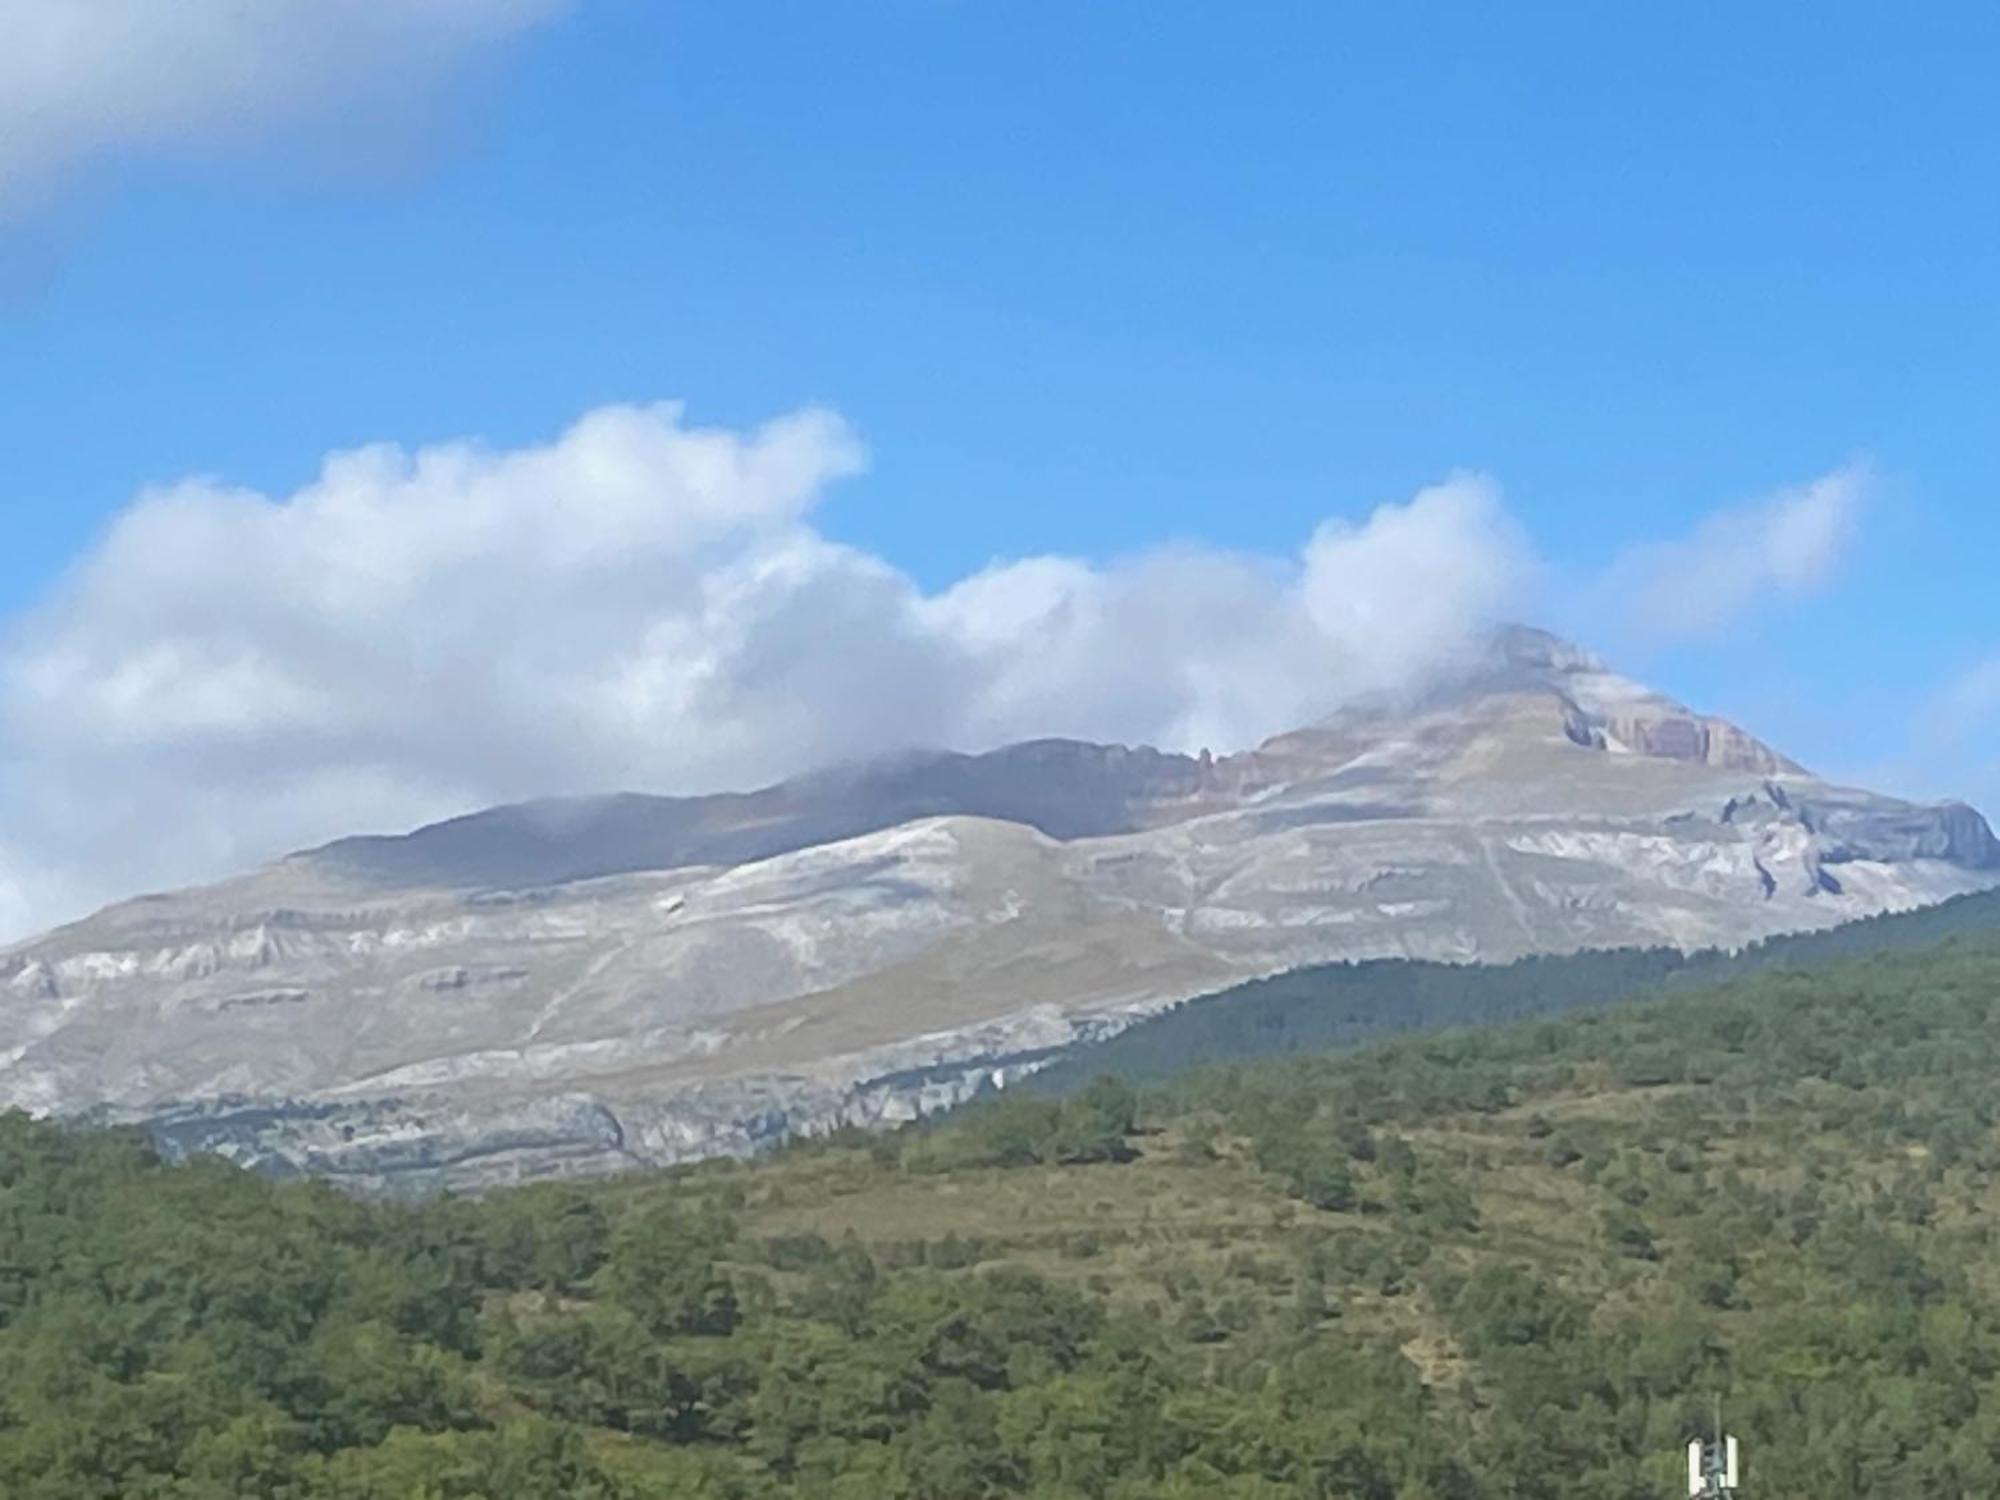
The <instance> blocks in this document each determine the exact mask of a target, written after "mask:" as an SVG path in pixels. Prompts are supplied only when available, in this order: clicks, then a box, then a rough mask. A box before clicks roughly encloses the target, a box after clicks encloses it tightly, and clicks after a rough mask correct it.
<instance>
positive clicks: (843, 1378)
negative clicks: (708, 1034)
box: [0, 935, 2000, 1500]
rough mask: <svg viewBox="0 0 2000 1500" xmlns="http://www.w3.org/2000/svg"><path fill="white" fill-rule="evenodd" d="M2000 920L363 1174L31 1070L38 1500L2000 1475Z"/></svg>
mask: <svg viewBox="0 0 2000 1500" xmlns="http://www.w3.org/2000/svg"><path fill="white" fill-rule="evenodd" d="M1996 1077H2000V938H1996V937H1994V936H1991V935H1970V936H1959V937H1953V938H1949V939H1946V940H1943V941H1940V942H1936V943H1934V944H1933V945H1931V946H1929V947H1927V948H1924V949H1921V950H1907V949H1899V950H1898V951H1894V952H1891V953H1886V954H1881V955H1877V956H1874V957H1865V958H1859V959H1853V960H1847V961H1843V962H1839V963H1835V964H1829V965H1823V966H1820V967H1815V968H1796V967H1787V966H1768V967H1766V968H1764V969H1763V970H1761V971H1760V972H1757V973H1754V974H1751V975H1749V976H1747V977H1743V978H1739V979H1736V980H1734V981H1732V982H1730V983H1728V984H1725V985H1722V986H1719V987H1714V988H1704V989H1695V988H1686V989H1683V990H1677V991H1676V992H1675V993H1672V994H1671V995H1669V996H1667V997H1666V998H1663V999H1660V1000H1657V1001H1654V1002H1647V1003H1633V1004H1626V1005H1622V1006H1619V1007H1617V1008H1614V1009H1609V1010H1605V1011H1601V1012H1579V1013H1574V1014H1568V1015H1564V1016H1562V1017H1561V1018H1559V1019H1558V1018H1548V1019H1540V1020H1530V1021H1526V1022H1521V1023H1517V1024H1512V1025H1508V1026H1503V1027H1497V1028H1493V1029H1488V1030H1478V1031H1462V1032H1449V1033H1430V1034H1421V1035H1412V1036H1407V1037H1402V1038H1398V1039H1395V1040H1391V1041H1387V1042H1381V1043H1376V1044H1373V1045H1370V1046H1367V1047H1365V1048H1361V1049H1358V1050H1349V1051H1345V1052H1329V1053H1323V1054H1309V1055H1307V1054H1302V1055H1295V1056H1290V1057H1286V1058H1283V1059H1277V1060H1267V1061H1261V1062H1256V1063H1252V1064H1246V1065H1240V1066H1224V1067H1216V1068H1209V1069H1205V1070H1199V1071H1196V1072H1193V1073H1189V1074H1186V1075H1184V1076H1181V1077H1178V1078H1176V1079H1174V1080H1173V1081H1171V1082H1170V1083H1168V1084H1166V1085H1164V1086H1163V1087H1160V1088H1157V1089H1153V1090H1151V1091H1148V1092H1144V1093H1135V1092H1134V1091H1133V1089H1132V1087H1131V1086H1130V1085H1129V1084H1127V1083H1125V1082H1122V1081H1118V1080H1114V1079H1109V1078H1107V1079H1102V1080H1098V1081H1095V1082H1092V1083H1089V1084H1087V1085H1085V1086H1083V1087H1081V1088H1078V1089H1075V1090H1073V1091H1072V1092H1069V1093H1067V1094H1065V1095H1063V1096H1062V1097H1046V1096H1035V1095H1029V1094H1019V1093H1010V1094H1008V1095H1006V1096H1003V1097H1001V1098H999V1099H996V1100H993V1101H990V1102H988V1103H985V1104H982V1105H981V1106H979V1107H977V1108H974V1109H972V1110H969V1111H966V1112H965V1113H963V1114H962V1115H960V1116H957V1117H954V1118H952V1119H950V1120H948V1121H946V1122H944V1123H942V1124H940V1125H936V1126H932V1127H927V1128H920V1129H912V1130H907V1131H904V1132H902V1133H900V1134H897V1135H893V1136H885V1137H877V1138H865V1137H847V1136H843V1137H840V1138H836V1139H832V1140H827V1141H820V1142H815V1143H811V1144H806V1145H801V1146H798V1147H795V1148H793V1149H790V1150H787V1151H784V1152H781V1153H778V1154H777V1155H775V1156H773V1157H770V1158H768V1159H765V1160H761V1161H757V1162H753V1163H739V1162H716V1163H709V1164H705V1165H702V1166H699V1167H693V1168H688V1169H683V1170H678V1171H674V1172H668V1173H661V1174H653V1175H648V1176H644V1177H633V1178H625V1179H617V1180H612V1181H607V1182H600V1183H592V1184H587V1185H550V1186H540V1187H532V1188H526V1189H521V1190H516V1191H511V1192H506V1193H498V1194H494V1195H492V1196H490V1197H487V1198H484V1199H481V1200H478V1201H468V1200H463V1199H438V1200H433V1201H429V1202H425V1203H420V1204H406V1205H391V1204H377V1203H365V1202H358V1201H354V1200H350V1199H347V1198H343V1197H341V1196H339V1195H337V1194H336V1193H334V1192H332V1191H330V1190H328V1189H326V1188H324V1187H321V1186H318V1185H315V1184H312V1183H298V1182H294V1183H282V1184H281V1183H273V1182H269V1181H265V1180H262V1179H259V1178H257V1177H254V1176H250V1175H248V1174H245V1173H242V1172H239V1171H236V1170H234V1169H232V1168H230V1167H228V1166H226V1165H225V1164H223V1163H220V1162H217V1161H212V1160H196V1161H191V1162H187V1163H185V1164H180V1165H170V1164H167V1163H163V1162H162V1161H161V1160H159V1159H158V1158H157V1157H156V1156H155V1155H154V1153H153V1152H152V1151H151V1150H150V1148H149V1147H148V1146H147V1144H146V1143H145V1142H144V1141H143V1140H142V1139H141V1138H139V1137H137V1136H135V1135H131V1134H127V1133H122V1132H115V1131H114V1132H86V1131H72V1130H69V1129H64V1128H61V1127H58V1126H54V1125H50V1124H45V1123H36V1122H31V1121H29V1120H27V1119H25V1118H22V1117H19V1116H14V1117H7V1118H4V1119H0V1494H4V1495H5V1496H7V1497H9V1500H14V1497H19V1500H86V1497H88V1500H111V1497H116V1500H236V1497H258V1500H335V1497H338V1500H362V1497H369V1500H391V1497H393V1500H407V1497H425V1500H470V1497H488V1500H541V1497H558V1496H560V1497H584V1500H599V1497H601V1500H613V1497H617V1500H654V1497H658V1500H665V1497H684V1496H715V1497H741V1500H752V1497H798V1500H803V1497H816V1500H817V1497H833V1500H840V1497H854V1500H864V1497H865V1500H880V1497H889V1500H894V1497H907V1500H974V1497H982V1496H1016V1495H1019V1496H1034V1497H1041V1500H1058V1497H1060V1500H1086V1497H1089V1500H1099V1497H1102V1500H1114V1497H1116V1500H1138V1497H1176V1496H1197V1495H1198V1496H1201V1497H1203V1500H1217V1497H1281V1496H1282V1497H1294V1496H1310V1497H1327V1500H1332V1497H1353V1500H1481V1497H1492V1500H1502V1497H1508V1500H1513V1497H1519V1500H1527V1497H1529V1496H1534V1497H1544V1496H1557V1497H1563V1496H1571V1497H1577V1500H1583V1497H1591V1500H1622V1497H1633V1500H1637V1497H1640V1496H1670V1495H1675V1494H1678V1493H1679V1492H1680V1464H1681V1459H1680V1456H1679V1452H1678V1448H1679V1445H1680V1444H1681V1442H1682V1441H1683V1440H1684V1439H1685V1438H1686V1437H1687V1436H1688V1435H1690V1434H1691V1433H1693V1432H1695V1431H1697V1430H1700V1429H1701V1428H1703V1427H1704V1426H1705V1425H1706V1422H1707V1414H1708V1411H1709V1403H1710V1400H1711V1397H1712V1396H1720V1397H1721V1398H1722V1399H1723V1401H1724V1402H1725V1403H1726V1408H1727V1410H1728V1412H1729V1418H1730V1422H1731V1425H1732V1426H1733V1427H1734V1428H1735V1430H1737V1431H1738V1432H1739V1433H1741V1434H1742V1436H1743V1438H1744V1442H1745V1451H1746V1458H1747V1462H1748V1468H1749V1473H1748V1476H1747V1477H1748V1481H1749V1484H1750V1492H1751V1493H1753V1494H1755V1495H1757V1496H1759V1497H1770V1500H1808V1497H1811V1500H1827V1497H1834V1496H1842V1495H1862V1494H1874V1495H1908V1496H1919V1495H1921V1496H1943V1495H1951V1496H1960V1495H1963V1496H1971V1495H1990V1494H1995V1493H2000V1253H1996V1247H1995V1243H1994V1229H1993V1222H1994V1217H1995V1212H1996V1209H2000V1191H1996V1173H2000V1131H1996V1123H2000V1121H1996V1117H2000V1090H1996V1087H1995V1082H1994V1080H1995V1078H1996Z"/></svg>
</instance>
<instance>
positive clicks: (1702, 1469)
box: [1687, 1397, 1743, 1500]
mask: <svg viewBox="0 0 2000 1500" xmlns="http://www.w3.org/2000/svg"><path fill="white" fill-rule="evenodd" d="M1714 1432H1715V1436H1714V1438H1713V1440H1712V1441H1709V1442H1706V1443H1705V1442H1703V1441H1702V1440H1701V1439H1700V1438H1696V1439H1694V1440H1693V1441H1692V1442H1690V1443H1689V1444H1688V1446H1687V1457H1688V1500H1734V1497H1735V1495H1736V1493H1737V1491H1738V1490H1739V1489H1740V1488H1741V1487H1742V1482H1743V1481H1742V1468H1741V1462H1740V1460H1739V1458H1738V1455H1737V1449H1736V1439H1735V1438H1733V1437H1730V1436H1729V1435H1728V1434H1727V1433H1725V1432H1724V1431H1723V1430H1722V1400H1721V1398H1720V1397H1717V1398H1716V1402H1715V1428H1714Z"/></svg>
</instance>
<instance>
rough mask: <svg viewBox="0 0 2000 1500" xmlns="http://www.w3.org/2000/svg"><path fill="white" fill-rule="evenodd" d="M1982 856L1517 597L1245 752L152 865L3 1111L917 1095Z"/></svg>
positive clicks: (719, 1116)
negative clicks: (1440, 674) (1157, 1034)
mask: <svg viewBox="0 0 2000 1500" xmlns="http://www.w3.org/2000/svg"><path fill="white" fill-rule="evenodd" d="M1996 884H2000V845H1997V844H1996V842H1995V840H1994V837H1993V835H1992V833H1991V832H1990V830H1989V829H1988V827H1987V825H1986V823H1985V821H1984V820H1983V819H1982V818H1981V817H1980V816H1979V815H1978V814H1977V813H1976V812H1974V811H1972V810H1971V809H1970V808H1968V807H1964V806H1962V805H1958V804H1946V805H1942V806H1918V805H1913V804H1909V803H1904V802H1899V801H1895V800H1893V799H1889V798H1885V797H1879V796H1875V795H1872V794H1869V793H1866V792H1860V791H1853V790H1847V789H1842V788H1836V787H1833V786H1829V785H1827V784H1825V783H1823V782H1821V781H1819V780H1817V779H1816V778H1814V777H1813V776H1811V775H1810V774H1808V773H1807V772H1806V771H1804V770H1803V769H1802V768H1801V767H1799V766H1797V765H1795V764H1794V763H1792V762H1791V761H1789V760H1787V759H1785V758H1784V757H1783V756H1781V755H1779V754H1778V753H1776V752H1775V751H1773V750H1771V749H1769V748H1768V747H1766V746H1764V745H1762V744H1760V743H1759V742H1758V741H1757V740H1755V739H1753V738H1751V737H1750V736H1749V735H1748V734H1746V733H1744V732H1743V731H1742V730H1740V729H1737V728H1736V727H1734V726H1732V725H1730V724H1726V723H1723V722H1722V721H1720V720H1715V719H1710V718H1705V717H1703V716H1701V715H1699V714H1696V713H1693V712H1691V711H1690V710H1688V709H1686V708H1683V707H1682V706H1681V705H1679V704H1676V703H1673V702H1671V701H1670V700H1667V699H1665V698H1662V697H1660V696H1659V695H1657V694H1654V693H1650V692H1648V691H1646V690H1645V689H1643V688H1640V687H1638V686H1636V685H1634V684H1632V683H1630V682H1627V681H1625V680H1624V679H1622V678H1619V677H1617V676H1614V675H1613V674H1611V673H1610V672H1608V671H1607V670H1606V669H1605V668H1604V667H1603V665H1602V664H1601V663H1599V662H1598V661H1597V660H1596V659H1595V658H1593V657H1590V656H1588V655H1587V654H1585V653H1583V652H1581V651H1578V650H1576V649H1575V648H1573V647H1570V646H1568V645H1566V644H1564V643H1563V642H1561V641H1558V640H1556V639H1555V638H1553V637H1550V636H1546V635H1543V634H1541V633H1539V632H1533V631H1525V630H1513V631H1509V632H1505V633H1503V634H1502V635H1501V636H1500V637H1498V638H1497V639H1496V641H1495V642H1494V645H1493V649H1492V651H1491V653H1490V656H1489V658H1488V659H1487V660H1486V661H1484V662H1483V663H1482V664H1481V665H1479V666H1478V667H1477V668H1476V669H1473V670H1470V671H1468V672H1467V673H1466V674H1465V675H1464V676H1463V677H1462V678H1461V679H1460V680H1457V681H1455V682H1453V683H1451V684H1449V685H1448V686H1446V687H1443V688H1440V689H1438V690H1436V691H1435V692H1433V693H1432V694H1431V695H1430V696H1429V697H1428V698H1427V699H1425V700H1423V701H1420V702H1417V703H1414V704H1399V705H1389V704H1374V705H1364V706H1360V707H1355V708H1351V709H1348V710H1346V711H1343V712H1342V713H1340V714H1338V715H1336V716H1335V717H1333V718H1332V719H1329V720H1328V721H1326V722H1324V723H1322V724H1318V725H1315V726H1313V727H1311V728H1307V729H1302V730H1298V731H1296V732H1293V733H1290V734H1285V735H1280V736H1278V737H1277V738H1275V739H1272V740H1270V741H1268V742H1266V743H1265V744H1264V745H1262V746H1260V747H1259V748H1257V749H1256V750H1253V751H1249V752H1246V753H1244V754H1241V755H1235V756H1229V757H1225V758H1222V759H1219V760H1212V759H1210V758H1209V757H1207V756H1206V755H1204V756H1202V757H1200V758H1194V757H1188V756H1181V755H1169V754H1163V753H1160V752H1158V751H1153V750H1147V749H1136V750H1134V749H1126V748H1124V747H1120V746H1103V745H1090V744H1081V743H1076V742H1070V741H1042V742H1035V743H1031V744H1024V745H1015V746H1011V747H1008V748H1006V749H1003V750H999V751H995V752H993V753H991V754H987V755H978V756H965V755H947V754H921V755H919V754H913V755H909V756H905V757H901V758H899V759H895V760H892V761H885V762H879V763H874V764H870V765H867V766H862V767H855V768H848V769H844V770H839V771H834V772H829V773H825V774H822V775H818V776H813V777H807V778H803V779H801V780H798V781H794V782H788V783H785V784H783V785H780V786H776V787H771V788H767V789H765V790H763V791H758V792H751V793H745V794H740V795H726V796H712V797H700V798H686V799H676V798H662V797H640V796H618V797H607V798H600V799H589V800H584V801H573V802H560V803H547V804H536V805H530V806H522V807H511V808H501V809H496V810H494V811H490V812H485V813H479V814H475V815H473V816H471V817H467V818H461V819H457V820H455V821H452V822H449V823H443V824H439V825H436V826H434V827H431V828H426V829H421V830H418V831H417V832H415V833H412V834H409V835H407V836H403V837H398V838H366V839H350V840H345V841H342V842H340V843H336V844H333V845H329V846H328V847H326V848H323V849H319V850H316V851H313V852H311V853H306V854H301V855H296V856H293V857H292V858H290V859H286V860H283V861H281V862H279V863H278V864H276V865H273V866H271V867H270V868H268V869H266V870H263V871H261V872H258V873H256V874H254V875H250V876H246V877H244V878H242V879H238V880H234V881H230V882H227V883H225V884H221V885H217V886H212V887H208V888H204V889H199V890H192V891H186V892H180V893H176V894H172V895H164V896H153V897H147V898H144V899H141V900H137V901H132V902H128V903H125V904H123V905H121V906H117V907H113V908H111V909H109V910H107V911H104V912H102V913H100V914H98V915H97V916H95V917H92V918H90V919H88V920H87V921H84V922H81V923H78V924H76V925H74V926H72V927H68V928H65V929H62V930H60V931H57V932H55V933H52V934H50V935H48V936H46V937H44V938H41V939H39V940H37V941H34V942H31V943H28V944H26V945H23V946H21V947H18V948H15V949H13V950H11V951H9V952H7V953H5V954H4V955H0V1107H6V1106H10V1105H12V1106H18V1107H23V1108H27V1109H31V1110H35V1111H38V1112H61V1113H84V1112H93V1113H95V1114H97V1115H99V1116H101V1117H107V1118H115V1119H126V1120H144V1121H147V1122H148V1123H150V1124H151V1125H152V1126H153V1127H154V1128H155V1130H156V1131H158V1132H159V1133H160V1134H161V1135H162V1136H163V1137H164V1138H166V1139H167V1140H169V1141H171V1142H176V1143H178V1144H180V1145H184V1146H186V1147H189V1148H203V1149H214V1150H222V1151H225V1152H227V1153H229V1154H232V1155H235V1156H237V1157H238V1158H240V1159H243V1160H247V1161H252V1162H255V1163H257V1164H259V1165H262V1166H264V1167H266V1168H270V1169H277V1170H288V1169H297V1170H303V1171H312V1172H321V1173H327V1174H332V1175H337V1176H341V1177H344V1178H346V1179H347V1180H350V1181H353V1182H355V1183H357V1184H359V1185H363V1186H371V1187H391V1188H397V1187H417V1186H425V1185H435V1184H440V1183H444V1184H455V1185H478V1184H481V1183H486V1182H494V1181H502V1180H511V1179H514V1178H518V1177H525V1176H541V1175H552V1174H558V1173H566V1172H583V1171H601V1170H608V1169H611V1168H614V1167H617V1166H621V1165H626V1164H631V1163H636V1162H666V1161H673V1160H679V1159H684V1158H687V1157H691V1156H699V1155H705V1154H712V1153H717V1152H725V1151H741V1150H746V1149H749V1148H751V1147H754V1146H755V1145H757V1144H758V1143H760V1142H762V1141H766V1140H769V1139H772V1138H775V1137H777V1136H780V1135H782V1134H784V1133H787V1132H789V1131H795V1130H800V1129H811V1128H819V1127H822V1126H825V1125H827V1124H831V1123H836V1122H855V1123H864V1124H865V1123H871V1122H875V1121H880V1120H887V1119H899V1118H907V1117H908V1116H910V1115H911V1114H913V1113H916V1112H918V1111H920V1110H923V1109H926V1108H929V1107H932V1106H934V1105H937V1104H940V1103H944V1102H948V1101H950V1100H953V1099H955V1098H958V1097H962V1096H963V1095H964V1094H965V1093H967V1092H969V1091H971V1090H972V1089H974V1088H977V1087H978V1086H980V1085H981V1084H983V1083H985V1082H987V1081H989V1080H992V1079H995V1078H998V1079H1002V1080H1004V1079H1005V1078H1007V1077H1009V1076H1012V1075H1015V1074H1018V1073H1021V1072H1025V1071H1029V1070H1032V1069H1033V1068H1035V1067H1037V1066H1039V1065H1041V1064H1042V1063H1044V1062H1046V1061H1047V1060H1048V1059H1050V1058H1052V1057H1053V1056H1054V1055H1056V1054H1057V1053H1058V1052H1059V1051H1061V1050H1062V1049H1064V1048H1066V1047H1069V1046H1072V1045H1074V1044H1076V1043H1077V1042H1078V1041H1080V1040H1084V1039H1087V1038H1089V1037H1092V1036H1095V1035H1103V1034H1108V1033H1109V1032H1111V1031H1115V1030H1117V1029H1118V1028H1120V1027H1122V1026H1125V1025H1129V1024H1130V1023H1131V1022H1132V1021H1133V1020H1135V1019H1137V1018H1140V1017H1143V1016H1144V1015H1146V1014H1149V1013H1151V1012H1154V1011H1156V1010H1158V1009H1160V1008H1162V1007H1164V1006H1167V1005H1171V1004H1173V1003H1176V1002H1178V1001H1180V1000H1182V999H1185V998H1187V997H1189V996H1191V995H1195V994H1198V993H1202V992H1205V991H1210V990H1214V989H1216V988H1219V987H1221V986H1223V985H1226V984H1229V983H1232V982H1234V981H1236V980H1238V979H1242V978H1246V977H1250V976H1254V975H1258V974H1265V973H1270V972H1272V971H1274V970H1279V969H1283V968H1288V967H1293V966H1296V965H1300V964H1306V963H1314V962H1322V961H1327V960H1333V959H1341V958H1379V957H1397V956H1408V957H1419V958H1430V959H1446V960H1467V961H1470V960H1506V959H1510V958H1515V957H1518V956H1521V955H1523V954H1528V953H1544V952H1563V951H1570V950H1575V949H1579V948H1586V947H1610V946H1620V945H1631V944H1670V945H1676V946H1680V947H1685V948H1698V947H1709V946H1717V945H1738V944H1742V943H1745V942H1749V941H1752V940H1754V939H1757V938H1760V937H1764V936H1768V935H1770V934H1773V933H1778V932H1784V931H1793V930H1799V929H1804V928H1813V927H1823V926H1829V925H1832V924H1834V923H1838V922H1842V921H1846V920H1849V919H1852V918H1855V917H1859V916H1864V915H1869V914H1873V913H1876V912H1881V911H1885V910H1893V909H1899V908H1907V907H1914V906H1920V905H1924V904H1927V903H1931V902H1935V901H1939V900H1942V899H1945V898H1947V897H1950V896H1953V895H1957V894H1960V893H1963V892H1966V891H1970V890H1975V889H1980V888H1983V887H1987V886H1991V885H1996Z"/></svg>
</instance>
